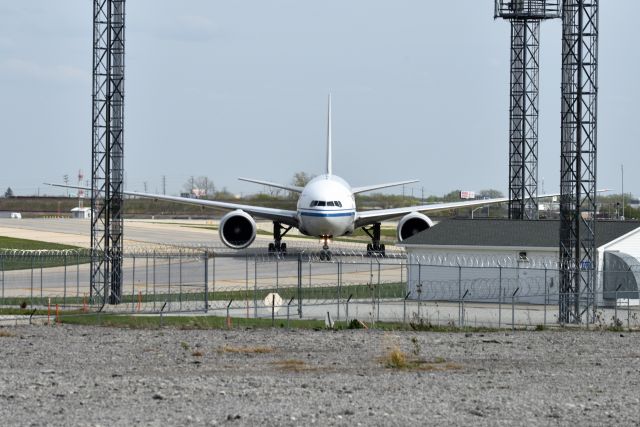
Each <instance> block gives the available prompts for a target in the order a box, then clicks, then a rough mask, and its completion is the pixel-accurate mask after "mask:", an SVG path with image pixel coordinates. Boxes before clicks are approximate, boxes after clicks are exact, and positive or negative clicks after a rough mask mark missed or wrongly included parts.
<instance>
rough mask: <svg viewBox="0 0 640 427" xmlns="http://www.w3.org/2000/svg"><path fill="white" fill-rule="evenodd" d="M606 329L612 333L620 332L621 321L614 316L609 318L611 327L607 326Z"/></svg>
mask: <svg viewBox="0 0 640 427" xmlns="http://www.w3.org/2000/svg"><path fill="white" fill-rule="evenodd" d="M607 329H608V330H609V331H612V332H622V330H623V327H622V319H619V318H617V317H615V316H613V317H611V326H609V327H608V328H607Z"/></svg>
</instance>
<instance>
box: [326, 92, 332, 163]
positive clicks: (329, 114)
mask: <svg viewBox="0 0 640 427" xmlns="http://www.w3.org/2000/svg"><path fill="white" fill-rule="evenodd" d="M326 172H327V175H331V93H329V106H328V108H327V171H326Z"/></svg>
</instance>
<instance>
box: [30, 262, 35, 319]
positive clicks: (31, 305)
mask: <svg viewBox="0 0 640 427" xmlns="http://www.w3.org/2000/svg"><path fill="white" fill-rule="evenodd" d="M34 256H35V255H34V254H31V301H30V302H29V304H30V307H31V308H33V258H34Z"/></svg>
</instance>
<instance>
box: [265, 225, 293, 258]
mask: <svg viewBox="0 0 640 427" xmlns="http://www.w3.org/2000/svg"><path fill="white" fill-rule="evenodd" d="M291 228H292V227H291V226H289V227H283V226H282V224H281V223H279V222H277V221H273V243H269V253H270V254H276V253H277V254H283V255H284V254H286V253H287V244H286V243H282V238H283V237H284V236H285V235H286V234H287V233H288V232H289V230H291ZM282 230H284V232H283V231H282Z"/></svg>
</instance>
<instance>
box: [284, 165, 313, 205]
mask: <svg viewBox="0 0 640 427" xmlns="http://www.w3.org/2000/svg"><path fill="white" fill-rule="evenodd" d="M313 178H314V176H313V175H309V174H308V173H306V172H296V173H294V174H293V178H292V179H291V185H295V186H296V187H304V186H305V185H307V184H308V183H309V181H311V180H312V179H313ZM295 197H296V193H295V192H293V191H290V192H289V198H291V199H293V198H295Z"/></svg>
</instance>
